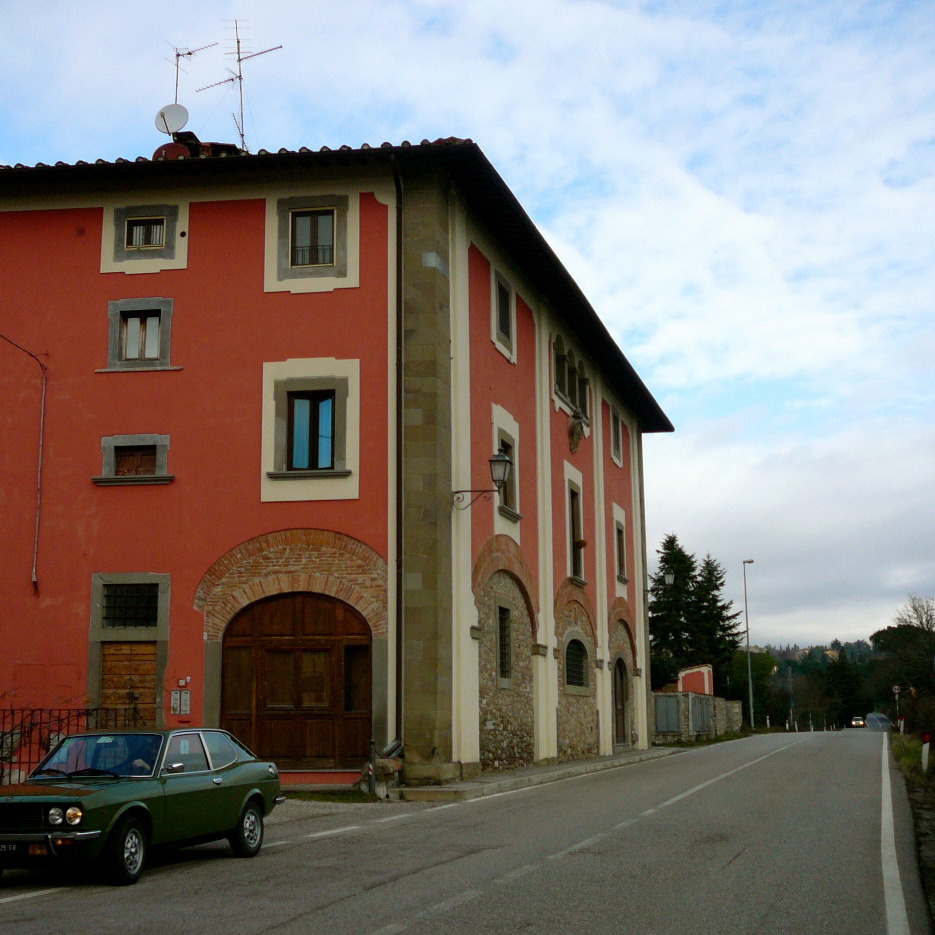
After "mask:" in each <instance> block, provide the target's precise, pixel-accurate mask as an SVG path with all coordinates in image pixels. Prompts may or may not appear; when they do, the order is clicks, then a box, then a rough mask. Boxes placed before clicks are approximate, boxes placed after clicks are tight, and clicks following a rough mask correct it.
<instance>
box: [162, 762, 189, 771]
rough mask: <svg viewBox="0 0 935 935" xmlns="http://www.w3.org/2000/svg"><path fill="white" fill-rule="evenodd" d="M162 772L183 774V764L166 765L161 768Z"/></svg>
mask: <svg viewBox="0 0 935 935" xmlns="http://www.w3.org/2000/svg"><path fill="white" fill-rule="evenodd" d="M162 771H163V772H164V773H184V772H185V764H184V763H166V765H165V766H163V767H162Z"/></svg>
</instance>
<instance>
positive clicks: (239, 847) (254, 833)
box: [227, 802, 263, 857]
mask: <svg viewBox="0 0 935 935" xmlns="http://www.w3.org/2000/svg"><path fill="white" fill-rule="evenodd" d="M227 840H228V841H230V846H231V849H232V850H233V852H234V853H235V854H236V855H237V856H238V857H256V855H257V854H259V853H260V848H261V847H262V846H263V811H262V809H261V808H260V807H259V806H258V805H257V804H256V802H247V804H246V805H245V806H244V810H243V812H242V813H241V815H240V821H239V822H238V823H237V827H236V828H235V829H234V830H233V831H232V832H231V833H230V834H229V835H228V836H227Z"/></svg>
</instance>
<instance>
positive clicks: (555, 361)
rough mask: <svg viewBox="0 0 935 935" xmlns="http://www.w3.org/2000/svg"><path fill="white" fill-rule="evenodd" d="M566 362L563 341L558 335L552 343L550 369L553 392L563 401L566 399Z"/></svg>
mask: <svg viewBox="0 0 935 935" xmlns="http://www.w3.org/2000/svg"><path fill="white" fill-rule="evenodd" d="M567 365H568V360H567V357H566V356H565V339H564V338H563V337H562V336H561V335H560V334H559V335H556V336H555V338H554V339H553V341H552V369H553V377H554V382H555V392H556V393H557V394H558V395H559V396H561V397H562V398H564V399H567V398H568V369H567Z"/></svg>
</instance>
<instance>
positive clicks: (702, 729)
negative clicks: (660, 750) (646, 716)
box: [653, 692, 742, 746]
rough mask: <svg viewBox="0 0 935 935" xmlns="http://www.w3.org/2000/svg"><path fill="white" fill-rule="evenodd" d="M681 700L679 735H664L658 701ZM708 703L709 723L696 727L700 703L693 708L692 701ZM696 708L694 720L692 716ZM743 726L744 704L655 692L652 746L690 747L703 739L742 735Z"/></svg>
mask: <svg viewBox="0 0 935 935" xmlns="http://www.w3.org/2000/svg"><path fill="white" fill-rule="evenodd" d="M659 697H663V698H677V699H678V722H679V729H678V730H677V731H661V730H658V729H657V726H656V711H655V707H656V699H657V698H659ZM696 698H698V699H708V701H709V703H710V706H711V709H710V714H711V716H710V720H709V722H708V723H707V724H706V723H703V722H702V723H697V721H698V718H697V713H698V711H697V703H696V704H695V705H694V706H693V699H696ZM693 707H694V716H693ZM741 726H742V715H741V702H739V701H728V700H727V699H726V698H716V697H714V696H712V695H699V694H697V693H695V692H653V744H655V745H661V746H665V744H667V743H680V742H681V743H690V742H691V741H693V740H701V739H702V738H704V737H708V738H712V739H713V738H715V737H722V736H724V734H732V733H737V732H739V731H740V729H741Z"/></svg>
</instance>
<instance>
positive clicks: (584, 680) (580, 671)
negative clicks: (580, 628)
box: [565, 640, 588, 688]
mask: <svg viewBox="0 0 935 935" xmlns="http://www.w3.org/2000/svg"><path fill="white" fill-rule="evenodd" d="M587 662H588V651H587V650H586V649H585V648H584V643H582V642H581V640H571V641H570V642H569V644H568V647H567V649H566V650H565V684H566V685H572V686H576V687H578V688H586V687H587V684H588V673H587Z"/></svg>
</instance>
